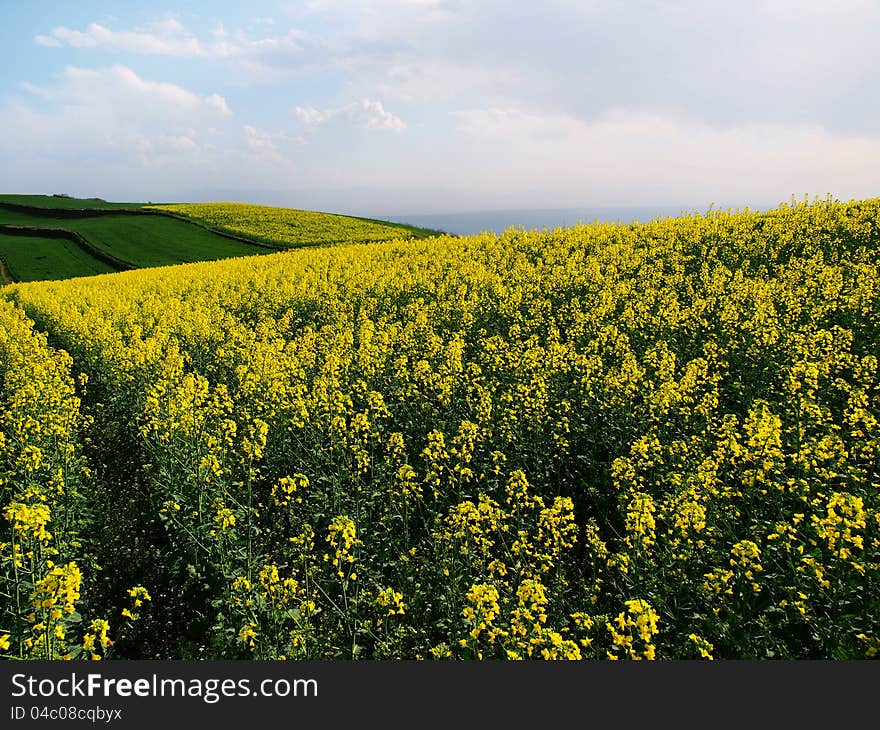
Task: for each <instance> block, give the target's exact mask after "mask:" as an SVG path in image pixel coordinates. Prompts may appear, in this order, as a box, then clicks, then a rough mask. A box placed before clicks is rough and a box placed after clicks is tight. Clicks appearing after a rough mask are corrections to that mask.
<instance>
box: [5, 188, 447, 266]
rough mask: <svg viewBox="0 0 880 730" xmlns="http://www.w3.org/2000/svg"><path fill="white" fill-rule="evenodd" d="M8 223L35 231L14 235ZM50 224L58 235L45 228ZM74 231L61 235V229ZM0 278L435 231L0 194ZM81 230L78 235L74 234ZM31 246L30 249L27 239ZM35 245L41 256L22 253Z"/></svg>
mask: <svg viewBox="0 0 880 730" xmlns="http://www.w3.org/2000/svg"><path fill="white" fill-rule="evenodd" d="M3 226H16V227H18V228H28V229H37V230H36V232H35V233H34V236H36V237H34V236H30V237H21V236H16V237H12V236H11V235H9V234H10V233H11V231H9V230H7V231H6V233H4V232H3V230H2V227H3ZM41 229H46V230H48V229H52V230H53V231H55V234H54V235H46V236H45V237H44V236H43V235H42V233H41ZM62 232H68V233H69V234H70V235H68V236H67V238H65V237H64V233H62ZM0 235H3V237H4V238H10V239H11V241H10V242H7V243H6V244H5V246H4V249H3V252H2V253H0V256H3V257H5V260H6V264H7V269H8V271H2V270H0V281H4V282H5V281H7V280H10V279H11V280H17V281H34V280H39V279H63V278H69V277H74V276H88V275H91V274H95V273H105V272H107V271H118V270H123V269H139V268H149V267H153V266H173V265H175V264H184V263H193V262H197V261H215V260H219V259H227V258H237V257H240V256H254V255H258V254H265V253H268V252H270V251H271V249H273V248H276V249H277V248H294V247H300V246H318V245H330V244H337V243H345V242H353V243H354V242H358V243H366V242H375V243H379V242H382V241H388V240H392V239H397V240H401V239H417V238H426V237H429V236H434V235H437V232H434V231H427V230H424V229H420V228H414V227H412V226H406V225H403V224H397V223H388V222H385V221H376V220H369V219H365V218H353V217H350V216H342V215H334V214H331V213H316V212H313V211H301V210H293V209H290V208H273V207H269V206H257V205H246V204H242V203H206V204H193V205H189V204H187V205H167V206H155V207H151V206H142V205H141V204H137V203H107V202H105V201H103V200H99V199H96V198H95V199H80V198H66V197H54V196H48V195H0ZM76 236H78V237H79V238H78V239H76ZM29 240H32V241H34V244H33V246H32V247H31V248H29V247H28V245H27V241H29ZM30 250H33V251H34V252H35V254H34V255H35V256H39V258H37V259H35V260H34V261H33V262H27V261H25V260H24V259H25V258H26V257H27V255H28V251H30Z"/></svg>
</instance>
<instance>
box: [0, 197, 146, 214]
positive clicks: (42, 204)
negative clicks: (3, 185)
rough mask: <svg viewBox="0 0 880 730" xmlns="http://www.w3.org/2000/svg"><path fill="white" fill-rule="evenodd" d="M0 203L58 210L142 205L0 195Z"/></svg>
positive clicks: (120, 207)
mask: <svg viewBox="0 0 880 730" xmlns="http://www.w3.org/2000/svg"><path fill="white" fill-rule="evenodd" d="M0 203H9V204H12V205H29V206H31V207H34V208H55V209H58V210H89V209H92V210H118V209H123V210H137V209H138V208H140V207H141V206H142V205H143V203H108V202H107V201H106V200H100V199H98V198H62V197H56V196H54V195H10V194H5V195H0Z"/></svg>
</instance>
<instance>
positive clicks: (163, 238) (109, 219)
mask: <svg viewBox="0 0 880 730" xmlns="http://www.w3.org/2000/svg"><path fill="white" fill-rule="evenodd" d="M64 227H65V228H68V229H69V230H73V231H76V232H77V233H79V234H80V235H81V236H82V237H83V238H85V239H86V240H87V241H88V242H89V243H91V244H92V245H93V246H95V248H98V249H100V250H102V251H106V252H107V253H109V254H110V255H111V256H114V257H115V258H118V259H121V260H123V261H126V262H128V263H130V264H132V265H133V266H134V267H136V268H146V267H149V266H170V265H173V264H184V263H191V262H193V261H215V260H217V259H227V258H233V257H236V256H254V255H256V254H261V253H268V249H265V248H261V247H259V246H255V245H253V244H248V243H244V242H243V241H235V240H233V239H230V238H224V237H222V236H218V235H217V234H215V233H211V232H210V231H207V230H205V229H204V228H202V227H201V226H194V225H192V224H190V223H185V222H183V221H179V220H175V219H174V218H166V217H164V216H158V215H157V216H152V215H142V216H133V215H120V216H103V217H100V218H77V219H74V220H70V221H65V222H64Z"/></svg>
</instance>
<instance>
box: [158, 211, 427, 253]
mask: <svg viewBox="0 0 880 730" xmlns="http://www.w3.org/2000/svg"><path fill="white" fill-rule="evenodd" d="M148 208H150V209H153V210H162V211H166V212H168V213H173V214H174V215H179V216H183V217H185V218H189V219H191V220H193V221H197V222H198V223H201V224H203V225H205V226H207V227H208V228H213V229H215V230H220V231H226V232H227V233H233V234H235V235H238V236H244V237H245V238H249V239H251V240H254V241H262V242H264V243H268V244H270V245H273V246H277V247H279V248H295V247H299V246H311V245H316V244H328V243H367V242H371V241H387V240H392V239H414V238H426V237H430V236H436V235H437V232H436V231H429V230H425V229H422V228H415V227H413V226H407V225H404V224H400V223H389V222H386V221H377V220H372V219H367V218H354V217H351V216H344V215H335V214H332V213H316V212H314V211H308V210H295V209H293V208H275V207H271V206H266V205H248V204H245V203H193V204H186V205H159V206H148Z"/></svg>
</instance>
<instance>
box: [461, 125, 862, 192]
mask: <svg viewBox="0 0 880 730" xmlns="http://www.w3.org/2000/svg"><path fill="white" fill-rule="evenodd" d="M454 117H455V118H456V119H457V121H458V131H459V134H460V135H461V136H462V137H463V138H464V139H465V140H468V139H470V140H472V142H471V144H469V145H467V146H468V148H469V149H470V150H472V154H471V160H472V162H471V164H472V165H473V171H472V173H470V174H469V176H470V177H471V179H472V180H473V181H474V183H475V184H476V186H477V187H480V186H483V185H489V184H492V183H493V182H496V184H497V181H499V180H504V179H512V180H519V181H521V182H523V184H524V186H525V185H526V184H527V185H528V188H529V189H530V190H532V191H535V190H539V191H542V194H544V195H546V194H547V193H549V192H550V191H556V195H557V200H563V201H564V202H562V203H560V205H569V204H571V205H578V204H580V205H584V204H586V203H587V202H592V203H593V204H597V205H599V204H601V205H619V204H622V203H625V202H627V201H633V200H637V201H640V202H641V201H644V202H651V203H678V202H682V203H689V202H694V201H699V200H701V199H702V200H739V201H749V200H751V201H756V200H757V201H760V202H761V203H766V202H777V201H780V200H785V199H787V198H788V197H789V196H790V195H792V194H795V195H798V196H800V195H803V194H806V193H809V194H817V195H824V194H825V193H827V192H832V193H833V194H837V195H841V196H843V197H848V196H854V197H864V196H871V195H875V194H876V183H875V180H876V174H875V172H874V171H875V170H876V169H877V166H878V165H880V138H878V137H877V136H876V135H873V136H868V135H855V134H835V133H833V132H831V131H829V130H828V129H826V128H824V127H822V126H821V125H815V124H805V125H785V124H766V123H747V124H737V125H730V126H725V127H718V126H715V125H710V124H707V123H705V122H703V121H700V120H699V119H695V118H692V117H686V116H680V115H679V116H671V115H664V114H659V113H644V112H632V111H627V110H620V109H618V110H612V111H610V112H608V113H606V114H605V115H603V116H602V118H600V119H598V120H595V121H584V120H582V119H579V118H576V117H573V116H569V115H558V114H542V113H538V112H534V111H524V110H521V109H515V108H488V109H473V110H466V111H461V112H457V113H456V114H455V115H454ZM505 152H508V153H509V154H507V155H505ZM560 196H562V197H560ZM550 197H552V196H550ZM577 201H580V203H578V202H577Z"/></svg>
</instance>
